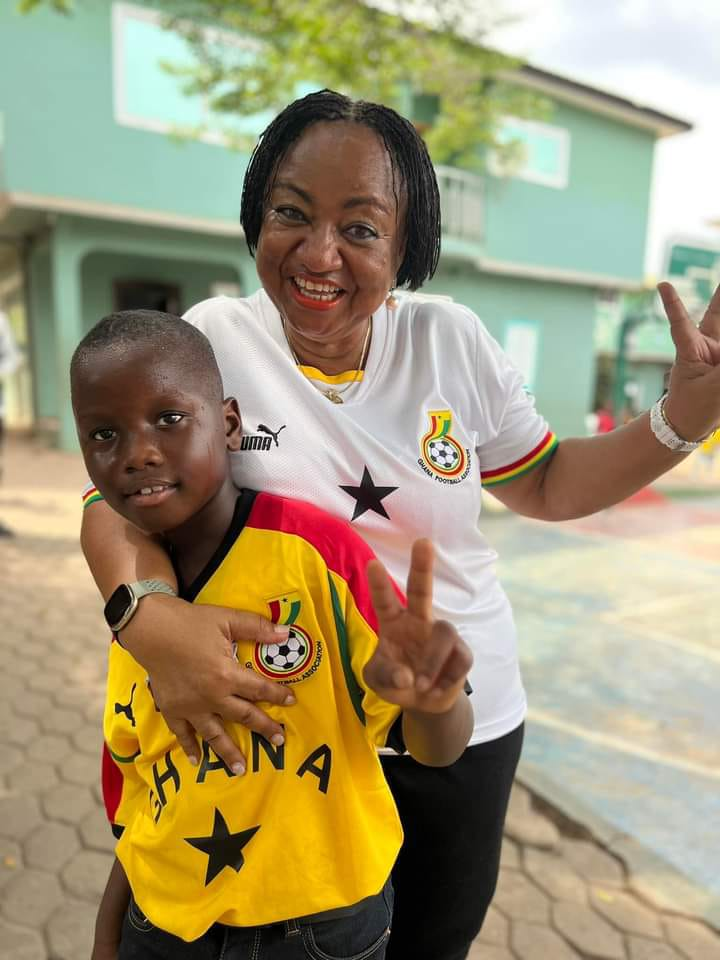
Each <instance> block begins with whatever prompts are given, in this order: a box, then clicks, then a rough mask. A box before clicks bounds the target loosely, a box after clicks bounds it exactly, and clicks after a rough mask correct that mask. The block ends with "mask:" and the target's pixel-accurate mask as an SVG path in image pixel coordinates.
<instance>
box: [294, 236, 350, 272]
mask: <svg viewBox="0 0 720 960" xmlns="http://www.w3.org/2000/svg"><path fill="white" fill-rule="evenodd" d="M299 252H300V256H301V259H302V266H303V267H304V268H305V269H306V270H307V271H308V272H309V273H328V272H329V271H331V270H337V269H339V268H340V267H341V266H342V257H341V255H340V249H339V246H338V236H337V233H336V231H335V229H334V228H331V227H318V228H315V229H313V230H311V231H310V232H309V233H308V234H307V236H306V237H305V238H304V240H303V242H302V245H301V248H300V251H299Z"/></svg>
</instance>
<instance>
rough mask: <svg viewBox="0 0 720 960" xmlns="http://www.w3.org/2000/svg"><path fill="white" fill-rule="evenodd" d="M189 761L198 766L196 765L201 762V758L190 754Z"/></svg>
mask: <svg viewBox="0 0 720 960" xmlns="http://www.w3.org/2000/svg"><path fill="white" fill-rule="evenodd" d="M188 762H189V763H190V764H191V765H192V766H193V767H196V766H197V765H198V764H199V763H200V760H199V758H198V757H195V756H190V757H188Z"/></svg>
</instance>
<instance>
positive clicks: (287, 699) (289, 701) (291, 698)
mask: <svg viewBox="0 0 720 960" xmlns="http://www.w3.org/2000/svg"><path fill="white" fill-rule="evenodd" d="M295 702H296V701H295V697H294V696H293V695H292V694H291V693H289V694H288V695H287V696H286V697H285V706H286V707H289V706H292V704H293V703H295Z"/></svg>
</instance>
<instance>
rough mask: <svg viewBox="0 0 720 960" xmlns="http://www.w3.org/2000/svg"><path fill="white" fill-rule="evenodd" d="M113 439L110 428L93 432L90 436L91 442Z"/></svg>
mask: <svg viewBox="0 0 720 960" xmlns="http://www.w3.org/2000/svg"><path fill="white" fill-rule="evenodd" d="M114 438H115V431H114V430H111V429H110V427H101V428H100V429H99V430H93V432H92V433H91V434H90V439H91V440H100V441H102V440H113V439H114Z"/></svg>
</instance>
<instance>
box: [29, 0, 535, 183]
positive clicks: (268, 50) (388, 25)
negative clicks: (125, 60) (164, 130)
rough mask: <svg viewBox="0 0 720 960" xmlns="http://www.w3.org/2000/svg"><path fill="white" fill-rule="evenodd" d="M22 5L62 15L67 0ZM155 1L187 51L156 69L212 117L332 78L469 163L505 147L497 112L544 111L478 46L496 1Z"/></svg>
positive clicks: (443, 157) (250, 108)
mask: <svg viewBox="0 0 720 960" xmlns="http://www.w3.org/2000/svg"><path fill="white" fill-rule="evenodd" d="M20 2H21V8H23V9H25V10H26V11H29V10H32V9H35V8H36V7H39V6H46V7H47V6H49V7H52V8H54V9H55V10H57V11H59V12H62V13H68V12H70V9H71V6H72V2H73V0H20ZM380 3H382V6H380V5H379V4H380ZM158 5H159V4H158ZM162 9H163V10H164V11H165V12H166V14H167V17H166V21H165V25H166V26H167V28H168V29H170V30H173V31H175V32H177V33H179V34H181V35H182V36H183V37H184V38H185V40H186V41H187V45H188V54H189V56H188V60H187V62H185V63H167V64H163V66H164V67H165V69H167V70H168V71H170V72H171V73H173V74H174V75H176V76H177V77H178V79H179V81H180V82H181V84H182V87H183V90H184V91H185V92H186V93H187V94H200V95H202V96H204V97H205V98H206V100H207V102H208V105H209V107H210V109H211V110H212V111H213V113H215V114H216V115H218V114H219V115H220V116H222V115H223V114H224V115H235V116H238V115H240V116H243V115H244V116H247V115H252V114H255V113H259V112H261V111H264V110H272V111H276V110H277V109H279V108H280V107H282V106H284V105H285V104H286V103H288V102H289V101H291V100H293V99H294V98H295V97H296V96H297V92H298V89H302V87H303V85H304V86H305V88H307V84H308V83H311V84H314V85H315V86H317V87H322V86H326V87H331V88H333V89H337V90H341V91H343V92H346V93H349V94H351V95H354V96H360V97H364V98H366V99H369V100H377V101H381V102H384V103H388V104H390V105H392V106H395V107H396V108H398V109H399V110H400V111H401V112H402V113H404V114H405V115H407V116H410V118H411V119H413V120H414V121H415V122H418V125H420V126H421V128H422V130H423V135H424V137H425V139H426V142H427V144H428V147H429V149H430V152H431V154H432V156H433V159H434V160H435V161H436V162H438V163H443V162H451V163H453V164H456V165H458V166H466V167H471V168H472V167H477V166H479V165H481V164H482V158H483V155H484V150H483V148H485V147H488V146H491V145H493V146H495V147H498V148H499V149H500V151H501V152H502V153H504V154H505V157H506V159H507V158H509V157H510V156H511V155H512V153H513V145H512V144H510V145H508V144H498V143H497V140H496V133H497V128H498V122H499V120H500V119H501V118H502V116H504V115H506V114H512V115H514V116H532V115H535V116H536V115H538V113H542V112H543V111H544V109H545V103H544V101H542V100H541V98H539V97H538V96H537V95H536V94H534V93H532V92H530V91H529V90H527V89H526V88H524V87H523V86H519V85H517V84H515V83H513V82H512V72H513V70H515V69H516V68H517V67H518V63H517V61H514V60H512V59H511V58H509V57H507V56H505V55H504V54H501V53H499V52H497V51H494V50H491V49H489V48H488V47H486V46H484V45H483V40H484V38H485V37H486V36H487V31H488V29H489V27H490V26H492V25H495V24H497V23H498V22H499V19H500V18H499V17H498V16H495V15H494V14H493V10H492V0H465V2H462V0H426V2H422V3H420V2H418V0H373V5H370V3H369V2H361V0H164V2H163V3H162ZM231 37H235V38H238V37H242V38H245V41H246V42H245V43H237V42H234V43H233V42H228V38H231ZM420 108H422V109H420ZM419 112H421V113H422V114H424V115H422V116H420V115H419ZM194 132H195V133H197V132H201V131H194Z"/></svg>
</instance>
